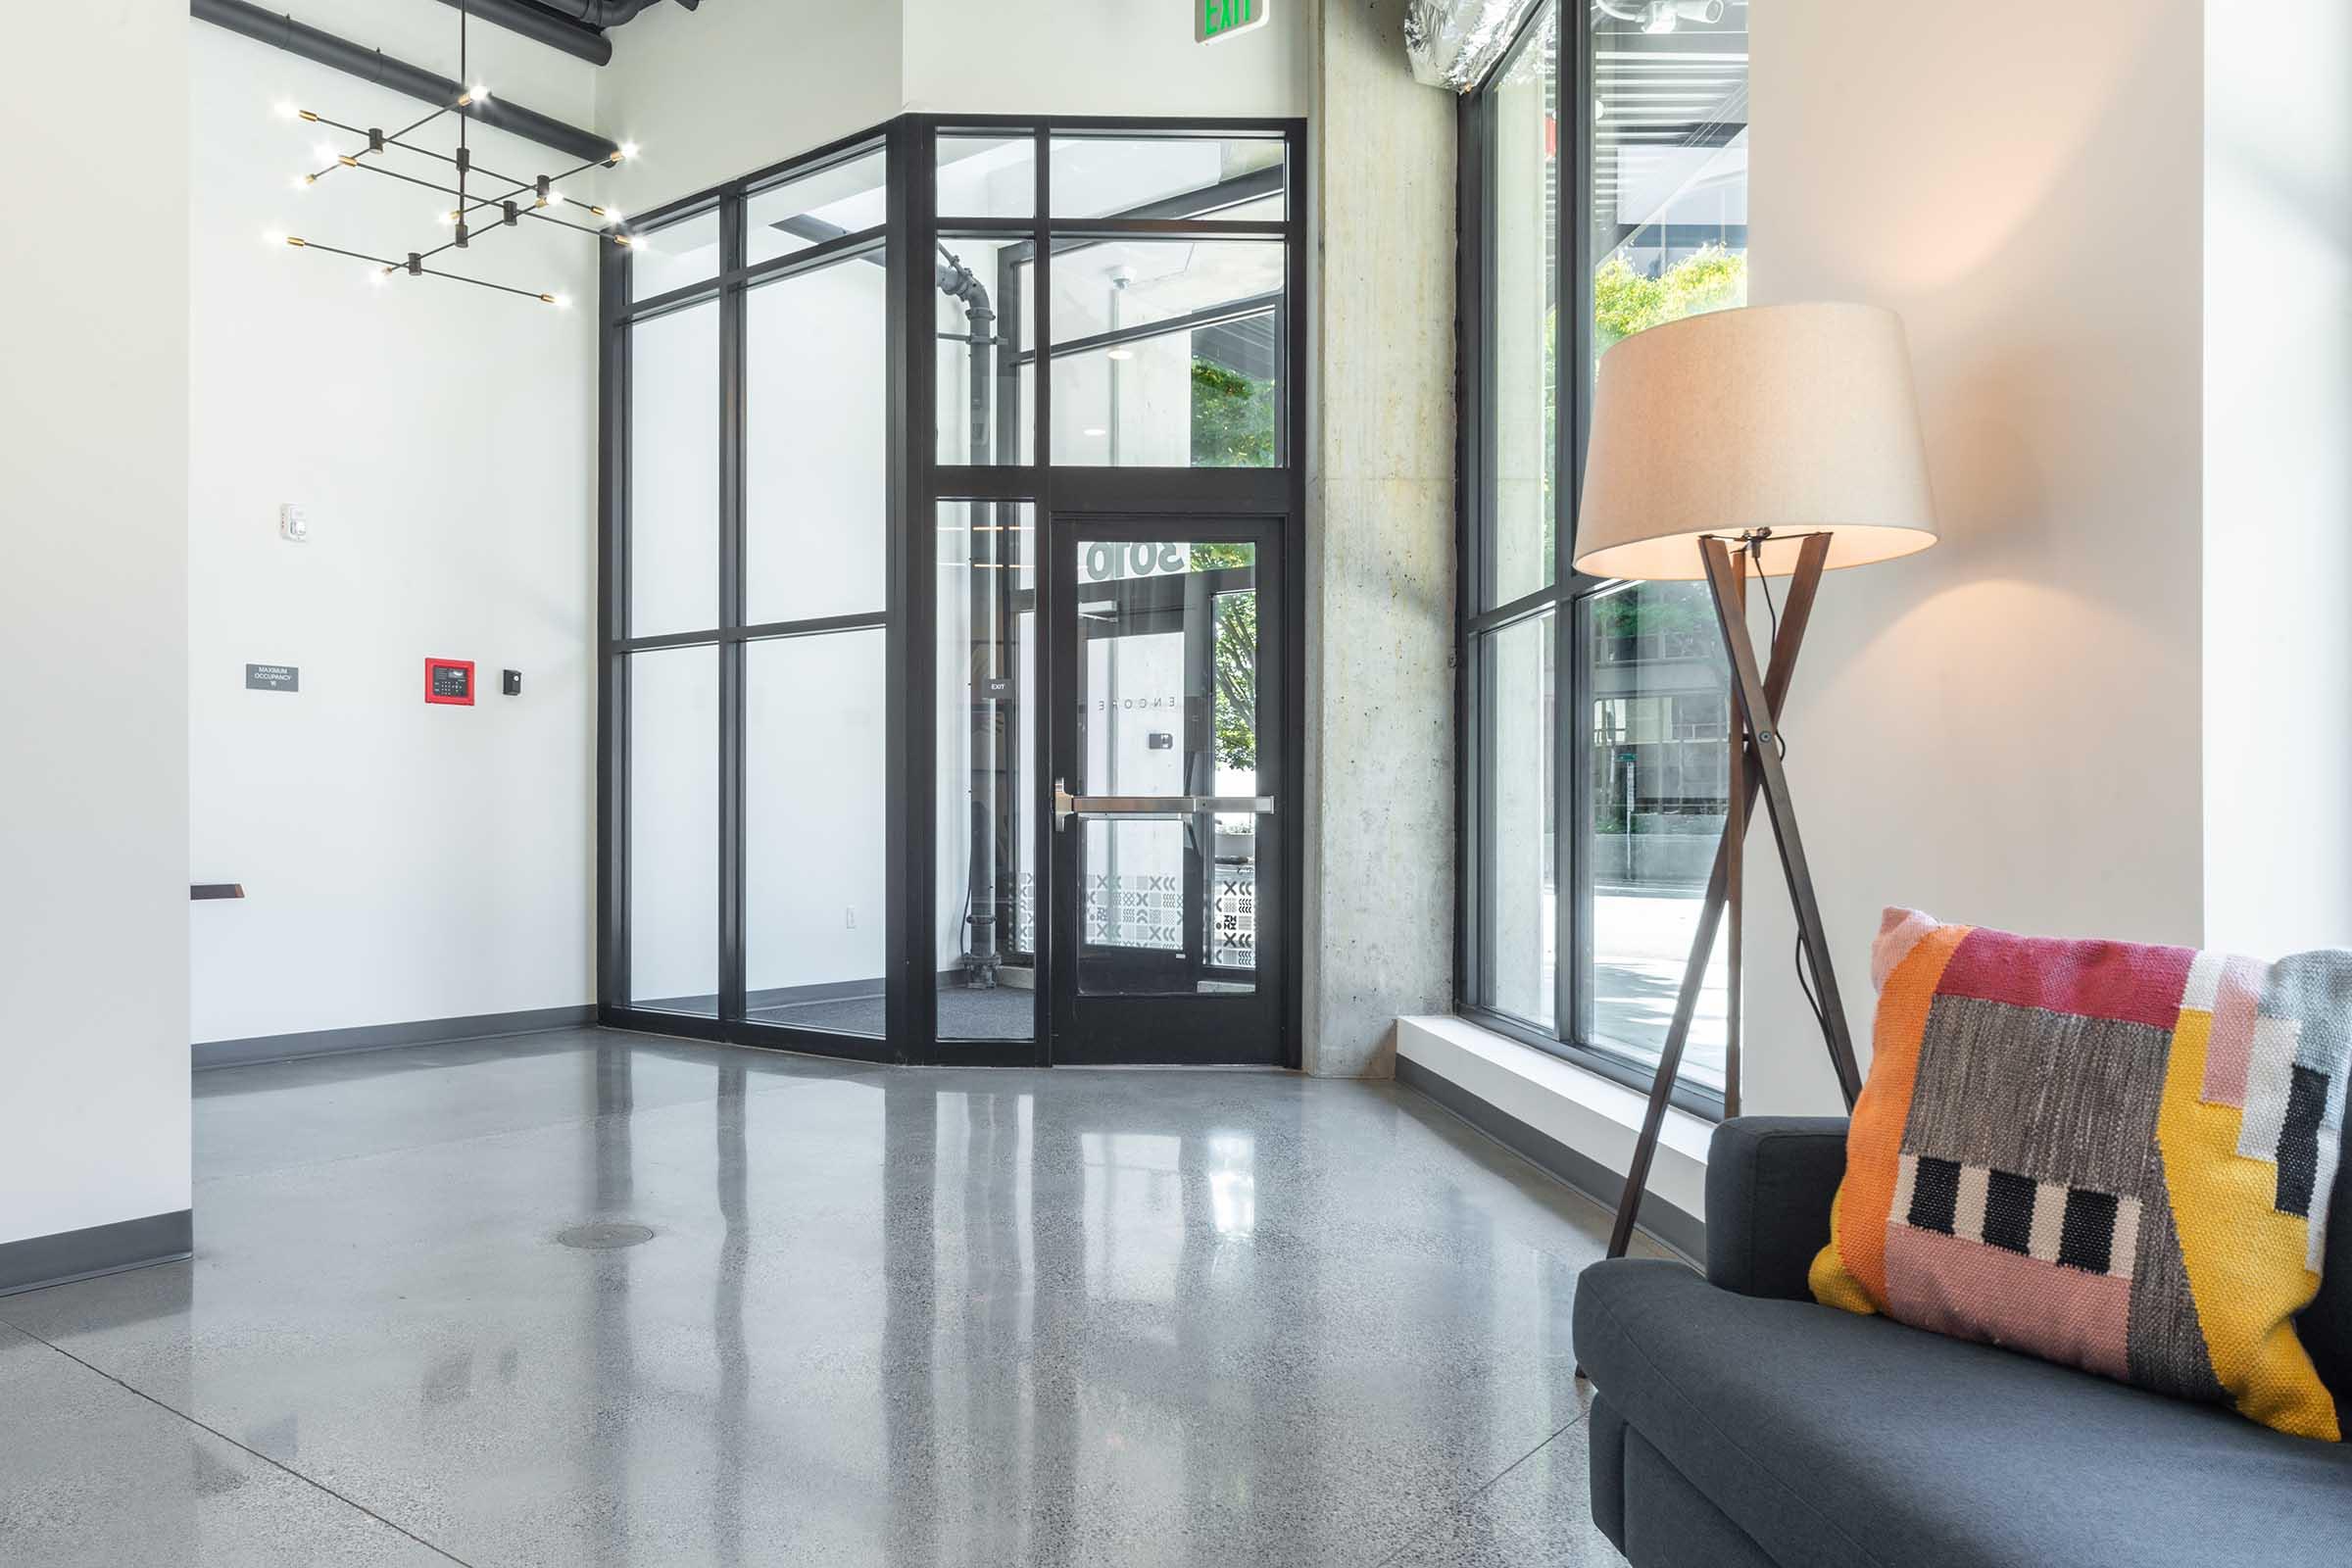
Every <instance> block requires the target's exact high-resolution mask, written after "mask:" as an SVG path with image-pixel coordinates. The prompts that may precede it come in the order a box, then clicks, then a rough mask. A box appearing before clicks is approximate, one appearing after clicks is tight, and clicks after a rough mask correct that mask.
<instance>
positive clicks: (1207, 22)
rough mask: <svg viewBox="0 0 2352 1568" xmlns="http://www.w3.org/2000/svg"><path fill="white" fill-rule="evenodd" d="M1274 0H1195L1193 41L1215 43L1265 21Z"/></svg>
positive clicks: (1258, 25)
mask: <svg viewBox="0 0 2352 1568" xmlns="http://www.w3.org/2000/svg"><path fill="white" fill-rule="evenodd" d="M1273 8H1274V0H1193V42H1195V43H1215V42H1216V41H1217V40H1218V39H1220V38H1230V37H1232V36H1233V35H1234V34H1235V33H1237V32H1248V31H1250V29H1251V28H1253V27H1262V26H1264V25H1266V20H1267V18H1268V16H1269V15H1270V14H1271V13H1272V11H1273Z"/></svg>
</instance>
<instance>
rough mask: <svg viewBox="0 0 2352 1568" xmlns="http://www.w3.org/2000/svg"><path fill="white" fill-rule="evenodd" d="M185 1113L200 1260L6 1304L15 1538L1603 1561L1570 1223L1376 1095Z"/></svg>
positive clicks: (752, 1556)
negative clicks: (191, 1123)
mask: <svg viewBox="0 0 2352 1568" xmlns="http://www.w3.org/2000/svg"><path fill="white" fill-rule="evenodd" d="M196 1093H197V1098H196V1149H197V1176H198V1181H197V1189H196V1245H197V1255H196V1258H195V1260H194V1261H193V1262H192V1263H181V1264H171V1265H165V1266H161V1267H156V1268H149V1269H141V1270H137V1271H134V1272H131V1273H126V1274H119V1275H115V1276H112V1277H109V1278H105V1279H97V1280H87V1281H83V1282H80V1283H78V1284H73V1285H66V1286H59V1287H56V1288H53V1289H50V1290H45V1291H36V1292H30V1293H27V1294H25V1295H21V1296H15V1297H10V1298H6V1299H0V1562H4V1563H7V1564H10V1565H12V1568H13V1565H19V1564H22V1565H25V1568H33V1565H42V1568H46V1565H53V1564H76V1563H91V1564H107V1565H109V1568H123V1565H130V1564H150V1563H152V1564H173V1565H180V1564H213V1563H219V1564H236V1565H239V1568H263V1565H272V1564H281V1563H333V1564H375V1563H398V1564H430V1563H449V1562H462V1563H468V1564H476V1565H489V1564H523V1563H547V1564H566V1565H569V1564H605V1563H649V1564H698V1563H719V1564H754V1563H757V1564H889V1565H920V1568H945V1565H951V1564H956V1565H960V1564H975V1565H978V1564H986V1565H989V1568H1007V1565H1020V1564H1056V1565H1071V1568H1078V1565H1085V1568H1095V1565H1099V1564H1101V1565H1110V1564H1146V1565H1148V1564H1163V1563H1167V1564H1200V1565H1211V1564H1214V1565H1222V1564H1281V1565H1285V1568H1290V1565H1301V1568H1303V1565H1311V1564H1326V1563H1330V1564H1360V1565H1363V1568H1373V1565H1376V1564H1378V1565H1390V1568H1471V1565H1479V1568H1491V1565H1517V1564H1537V1563H1543V1564H1559V1563H1573V1564H1581V1563H1612V1562H1615V1561H1616V1560H1617V1559H1616V1558H1615V1556H1614V1555H1613V1554H1612V1553H1611V1552H1610V1551H1609V1550H1608V1548H1607V1546H1606V1544H1605V1543H1602V1542H1601V1541H1600V1540H1599V1538H1598V1536H1597V1535H1596V1533H1595V1532H1594V1531H1593V1528H1592V1525H1591V1523H1590V1520H1589V1518H1588V1516H1587V1512H1586V1504H1585V1495H1586V1483H1585V1448H1584V1443H1583V1438H1584V1426H1583V1421H1584V1416H1585V1396H1584V1395H1583V1394H1582V1392H1581V1391H1580V1390H1579V1387H1578V1385H1577V1384H1576V1383H1575V1381H1574V1380H1573V1376H1572V1360H1573V1358H1572V1355H1571V1352H1570V1348H1569V1304H1570V1300H1571V1298H1572V1295H1573V1292H1574V1289H1575V1281H1576V1274H1577V1270H1578V1269H1579V1268H1580V1267H1581V1266H1582V1265H1583V1264H1584V1263H1586V1262H1588V1261H1590V1260H1591V1259H1592V1258H1593V1257H1595V1256H1597V1255H1598V1254H1599V1252H1600V1250H1601V1236H1602V1234H1603V1218H1604V1217H1603V1215H1602V1214H1601V1213H1600V1212H1599V1211H1598V1210H1597V1209H1595V1208H1594V1207H1593V1205H1592V1204H1590V1203H1588V1202H1586V1201H1583V1200H1582V1199H1579V1198H1578V1197H1576V1196H1575V1195H1573V1194H1572V1193H1570V1192H1568V1191H1567V1190H1566V1189H1564V1188H1561V1187H1559V1186H1558V1185H1556V1184H1554V1183H1553V1182H1551V1181H1550V1180H1549V1179H1548V1178H1546V1177H1544V1175H1543V1174H1541V1173H1540V1172H1538V1171H1536V1170H1535V1169H1534V1168H1532V1167H1530V1166H1528V1165H1526V1164H1524V1163H1522V1162H1520V1161H1519V1160H1518V1159H1517V1158H1515V1157H1514V1156H1512V1155H1511V1154H1509V1153H1507V1152H1503V1151H1502V1150H1500V1149H1499V1148H1497V1147H1496V1146H1495V1145H1493V1144H1491V1143H1489V1142H1487V1141H1486V1140H1484V1139H1483V1138H1482V1137H1481V1136H1480V1135H1479V1134H1477V1133H1475V1132H1473V1131H1471V1130H1470V1129H1468V1128H1467V1127H1465V1126H1464V1125H1462V1124H1461V1123H1459V1122H1457V1121H1455V1120H1453V1119H1452V1118H1451V1117H1449V1116H1448V1115H1447V1114H1446V1112H1444V1111H1443V1110H1441V1109H1439V1108H1438V1107H1437V1106H1436V1105H1434V1104H1433V1103H1430V1102H1429V1101H1427V1100H1425V1099H1423V1098H1421V1097H1420V1096H1418V1095H1416V1094H1415V1093H1413V1092H1412V1091H1410V1090H1407V1089H1401V1088H1398V1087H1397V1086H1394V1085H1388V1084H1370V1083H1347V1082H1324V1081H1316V1080H1310V1079H1302V1078H1299V1077H1296V1076H1291V1075H1286V1074H1278V1073H1252V1072H1212V1071H1192V1072H1181V1071H1159V1072H1152V1071H1137V1072H1108V1071H1093V1072H1087V1071H1074V1070H1066V1069H1065V1070H1062V1071H1057V1072H1029V1071H1006V1070H999V1071H982V1070H966V1071H944V1070H942V1071H929V1070H921V1069H916V1070H885V1069H871V1068H862V1067H855V1066H851V1065H848V1064H842V1063H831V1062H819V1061H811V1060H808V1059H805V1058H797V1057H787V1056H778V1055H770V1054H759V1053H751V1052H738V1051H724V1050H714V1049H711V1048H705V1047H699V1046H687V1045H681V1044H676V1043H671V1042H665V1041H660V1040H655V1039H651V1038H646V1037H632V1036H625V1035H616V1034H601V1033H598V1032H595V1031H582V1032H576V1033H566V1034H557V1035H541V1036H532V1037H526V1038H521V1039H512V1040H501V1041H485V1042H475V1043H470V1044H465V1045H455V1046H438V1047H429V1048H417V1049H411V1050H404V1051H389V1052H379V1053H370V1054H364V1055H350V1056H342V1057H328V1058H321V1059H317V1060H312V1061H305V1062H293V1063H283V1064H277V1065H271V1066H260V1067H238V1068H227V1069H221V1070H217V1071H213V1072H209V1073H205V1074H202V1075H200V1076H199V1077H198V1079H197V1084H196ZM583 1228H585V1229H584V1230H583ZM616 1243H633V1244H634V1245H614V1244H616ZM583 1244H585V1245H583Z"/></svg>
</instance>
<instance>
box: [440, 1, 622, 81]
mask: <svg viewBox="0 0 2352 1568" xmlns="http://www.w3.org/2000/svg"><path fill="white" fill-rule="evenodd" d="M441 3H442V4H443V5H445V6H450V7H453V8H455V9H458V10H462V11H464V12H466V14H467V15H468V16H473V17H478V18H480V19H481V20H482V21H484V22H487V23H489V24H490V25H493V26H498V27H504V28H506V29H507V30H508V31H509V32H518V33H520V34H522V35H523V36H524V37H525V38H528V39H530V40H531V41H532V42H533V43H543V44H546V45H547V46H548V47H549V48H551V49H561V50H563V51H564V53H565V54H567V55H570V56H571V57H572V58H574V59H575V60H585V61H587V62H588V63H589V64H590V65H592V66H604V65H610V64H612V62H613V40H612V39H610V38H608V37H606V36H605V35H604V34H603V33H601V32H599V31H597V30H596V26H595V25H590V24H587V23H584V22H579V21H574V20H572V19H571V18H570V16H569V15H568V13H569V11H570V8H569V7H565V8H564V10H565V13H566V15H564V16H557V15H556V14H554V13H553V12H551V11H547V10H544V9H542V8H541V7H539V6H535V5H532V4H531V3H530V0H441Z"/></svg>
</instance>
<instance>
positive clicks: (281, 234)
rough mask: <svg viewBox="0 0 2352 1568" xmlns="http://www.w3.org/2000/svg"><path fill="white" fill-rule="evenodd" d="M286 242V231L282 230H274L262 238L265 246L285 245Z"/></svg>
mask: <svg viewBox="0 0 2352 1568" xmlns="http://www.w3.org/2000/svg"><path fill="white" fill-rule="evenodd" d="M285 242H286V231H285V230H284V229H282V228H273V229H271V230H270V231H269V232H268V233H266V234H264V235H263V236H262V243H263V244H265V245H283V244H284V243H285Z"/></svg>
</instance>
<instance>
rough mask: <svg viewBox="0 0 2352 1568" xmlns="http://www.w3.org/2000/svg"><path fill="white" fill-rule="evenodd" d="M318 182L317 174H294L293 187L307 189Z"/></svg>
mask: <svg viewBox="0 0 2352 1568" xmlns="http://www.w3.org/2000/svg"><path fill="white" fill-rule="evenodd" d="M318 183H319V176H318V175H317V174H296V175H295V176H294V188H295V189H296V190H309V189H310V188H311V187H312V186H313V185H316V184H318Z"/></svg>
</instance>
